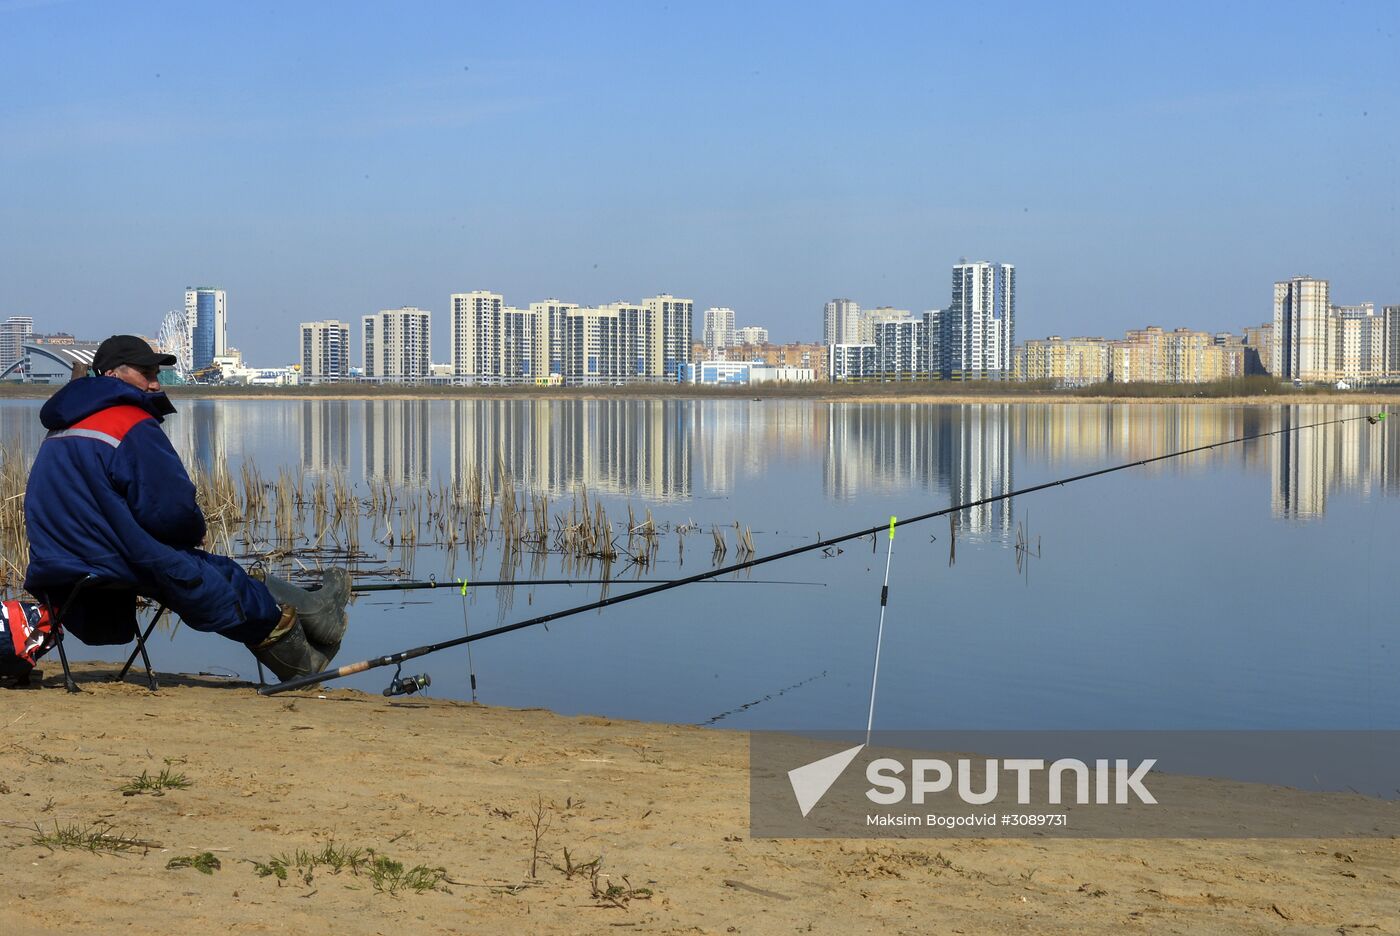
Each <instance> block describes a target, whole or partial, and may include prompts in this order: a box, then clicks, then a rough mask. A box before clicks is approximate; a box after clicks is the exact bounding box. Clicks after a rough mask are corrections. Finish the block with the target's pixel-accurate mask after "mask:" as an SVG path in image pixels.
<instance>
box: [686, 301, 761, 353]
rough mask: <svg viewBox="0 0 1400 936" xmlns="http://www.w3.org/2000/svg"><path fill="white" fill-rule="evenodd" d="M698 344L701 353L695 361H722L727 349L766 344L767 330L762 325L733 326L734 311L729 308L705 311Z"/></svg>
mask: <svg viewBox="0 0 1400 936" xmlns="http://www.w3.org/2000/svg"><path fill="white" fill-rule="evenodd" d="M700 343H701V345H702V346H703V349H704V350H703V352H702V354H701V356H700V357H697V358H696V360H701V359H702V358H703V357H713V358H715V359H717V360H724V359H726V358H727V357H728V354H727V349H729V348H735V347H739V346H742V345H762V344H767V343H768V329H766V328H764V327H763V326H762V325H744V326H738V327H736V325H735V317H734V310H733V309H729V308H711V309H706V310H705V314H704V320H703V324H702V327H701V330H700Z"/></svg>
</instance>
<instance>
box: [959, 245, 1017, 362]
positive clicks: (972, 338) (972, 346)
mask: <svg viewBox="0 0 1400 936" xmlns="http://www.w3.org/2000/svg"><path fill="white" fill-rule="evenodd" d="M944 316H945V318H946V321H945V322H944V324H943V327H944V329H945V341H946V345H945V349H944V353H945V361H944V367H945V376H950V377H962V378H986V377H992V378H995V377H1007V378H1009V377H1010V376H1011V364H1012V361H1011V350H1012V346H1013V345H1014V344H1015V342H1016V268H1015V267H1014V266H1012V265H1011V264H1009V263H989V262H987V261H977V262H972V263H969V262H962V263H958V264H955V265H954V266H953V295H952V301H951V302H950V303H949V306H948V308H947V309H946V310H945V312H944Z"/></svg>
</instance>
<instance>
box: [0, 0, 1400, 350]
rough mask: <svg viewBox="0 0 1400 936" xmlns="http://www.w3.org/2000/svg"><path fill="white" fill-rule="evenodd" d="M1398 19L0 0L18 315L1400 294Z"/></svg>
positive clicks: (1257, 304) (1155, 317)
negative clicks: (962, 288)
mask: <svg viewBox="0 0 1400 936" xmlns="http://www.w3.org/2000/svg"><path fill="white" fill-rule="evenodd" d="M1397 61H1400V4H1397V3H1395V2H1393V0H1392V2H1384V3H1356V2H1351V3H1344V4H1343V3H1337V4H1330V3H1328V4H1323V3H1316V4H1293V3H1287V2H1284V3H1277V2H1274V3H1235V4H1220V3H1209V4H1207V3H1200V4H1196V3H1170V4H1159V5H1149V4H1120V3H1105V4H1088V3H1073V2H1068V3H1055V4H1029V3H1028V4H986V5H981V6H978V7H976V8H973V5H970V4H949V5H939V4H932V3H928V4H924V3H919V4H870V3H862V4H855V3H844V4H823V3H800V4H798V3H794V4H762V5H757V4H738V3H735V4H727V3H713V2H711V3H703V4H696V3H687V4H680V3H670V4H658V3H651V4H621V3H586V4H585V3H558V4H537V5H519V6H515V5H506V4H491V5H486V4H466V3H440V4H433V3H412V2H404V3H398V4H394V5H393V6H392V7H391V6H390V5H388V4H383V5H380V4H357V3H345V4H334V5H333V4H316V3H286V2H284V3H281V4H268V3H261V2H245V3H238V4H230V3H227V2H224V3H201V2H186V3H175V2H170V3H116V2H108V3H103V2H96V0H57V2H54V0H0V205H3V211H2V212H0V318H2V317H4V316H6V315H16V314H27V315H32V316H34V318H35V324H36V328H38V329H40V330H47V329H59V328H63V329H66V330H70V331H74V332H76V333H78V334H80V335H83V336H98V337H100V336H103V335H106V334H109V333H111V332H114V331H126V330H131V331H142V332H147V333H154V331H155V330H156V327H157V325H158V323H159V320H160V316H161V315H162V314H163V313H164V311H165V310H167V309H171V308H174V307H176V306H178V305H179V304H181V302H182V300H183V289H184V287H185V286H186V285H191V284H196V283H199V284H206V283H208V284H216V285H221V286H223V287H224V288H225V289H227V290H228V296H229V310H230V324H229V328H230V339H231V341H232V343H233V344H235V345H237V346H239V347H241V348H242V349H243V350H244V352H245V354H246V355H247V356H248V357H249V358H250V359H252V360H254V361H255V362H258V363H278V362H285V361H289V360H291V359H292V358H293V356H294V354H295V325H296V323H297V322H298V321H302V320H307V319H313V318H318V319H319V318H327V317H331V318H342V319H345V320H348V321H351V322H357V321H358V316H360V315H362V314H364V313H366V312H373V311H376V310H378V309H381V308H390V307H397V306H400V305H418V306H421V307H423V308H427V309H430V310H432V311H433V313H434V329H435V336H434V357H435V358H437V359H439V360H446V359H447V356H448V352H447V301H448V300H447V297H448V295H449V294H450V293H452V292H460V291H468V290H472V289H491V290H495V291H497V292H502V293H504V294H505V296H506V299H507V301H508V302H511V303H513V304H517V305H524V304H526V303H528V302H530V301H532V300H536V299H542V298H545V297H548V296H558V297H561V298H565V299H571V300H574V301H578V302H582V303H599V302H607V301H612V300H615V299H622V298H628V299H640V298H642V297H644V296H647V295H652V294H655V293H658V292H671V293H675V294H677V295H683V296H688V297H691V298H693V299H694V300H695V302H696V308H697V310H699V309H703V308H705V307H707V306H711V305H727V306H730V307H732V308H734V309H735V310H736V312H737V314H738V319H739V323H740V324H761V325H766V326H768V327H769V328H770V330H771V331H772V334H773V337H774V338H775V339H777V340H797V339H804V340H812V339H815V338H816V337H817V336H818V335H819V334H820V327H821V305H822V303H823V302H824V301H825V300H826V299H828V298H832V297H834V296H849V297H851V298H854V299H856V300H858V301H859V302H861V303H862V304H864V305H872V306H873V305H893V306H897V307H901V308H909V309H912V310H915V311H920V310H923V309H927V308H935V307H941V306H944V305H946V304H947V301H948V293H949V270H950V266H951V264H952V263H954V262H956V261H957V260H958V259H959V258H960V257H963V256H967V257H970V258H986V259H995V260H1000V261H1007V262H1012V263H1015V264H1016V265H1017V267H1018V322H1017V331H1018V336H1019V337H1021V338H1026V337H1040V336H1044V335H1046V334H1052V333H1054V334H1064V335H1071V334H1110V335H1112V334H1120V333H1121V332H1122V331H1123V330H1124V329H1125V328H1132V327H1141V326H1142V325H1146V324H1157V325H1162V326H1164V327H1168V328H1170V327H1176V326H1190V327H1195V328H1206V329H1210V330H1219V329H1227V328H1228V329H1234V330H1238V329H1239V328H1241V327H1242V326H1244V325H1247V324H1255V323H1258V322H1261V321H1264V320H1265V319H1267V318H1268V317H1269V315H1270V314H1271V305H1270V303H1271V296H1272V286H1271V284H1272V283H1273V282H1274V280H1276V279H1280V278H1286V277H1288V276H1290V275H1295V274H1298V273H1310V274H1312V275H1314V276H1322V277H1326V278H1329V279H1330V280H1331V281H1332V292H1333V296H1334V299H1335V301H1339V302H1360V301H1374V302H1377V303H1378V304H1380V303H1400V212H1398V209H1400V129H1398V128H1400V106H1397V105H1398V104H1400V69H1397V66H1396V64H1395V63H1396V62H1397Z"/></svg>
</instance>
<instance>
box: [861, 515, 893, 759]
mask: <svg viewBox="0 0 1400 936" xmlns="http://www.w3.org/2000/svg"><path fill="white" fill-rule="evenodd" d="M897 520H898V518H897V517H890V545H889V548H888V549H887V550H886V551H885V584H884V587H882V588H881V589H880V629H879V630H877V631H876V632H875V671H874V672H873V673H871V675H870V715H869V717H868V718H866V720H865V743H866V744H867V745H868V744H870V732H871V731H872V730H874V728H875V686H876V684H878V683H879V681H880V644H881V643H882V642H883V641H884V639H885V604H886V603H887V602H888V601H889V597H890V558H891V557H893V556H894V525H895V522H896V521H897Z"/></svg>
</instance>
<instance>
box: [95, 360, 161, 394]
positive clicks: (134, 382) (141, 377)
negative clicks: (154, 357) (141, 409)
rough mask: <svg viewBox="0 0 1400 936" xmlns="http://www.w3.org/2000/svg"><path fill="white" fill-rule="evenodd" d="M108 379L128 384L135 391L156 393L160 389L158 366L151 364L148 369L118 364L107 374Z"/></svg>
mask: <svg viewBox="0 0 1400 936" xmlns="http://www.w3.org/2000/svg"><path fill="white" fill-rule="evenodd" d="M107 376H108V377H115V378H117V379H118V380H120V381H122V382H123V383H128V384H130V385H131V386H133V387H135V388H136V389H137V390H147V391H152V392H154V391H156V390H159V389H160V366H159V365H157V364H152V365H150V366H149V367H137V366H136V365H135V364H118V365H117V366H116V367H114V368H112V369H111V370H109V371H108V372H107Z"/></svg>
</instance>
